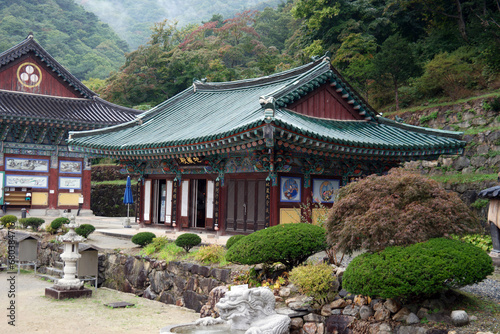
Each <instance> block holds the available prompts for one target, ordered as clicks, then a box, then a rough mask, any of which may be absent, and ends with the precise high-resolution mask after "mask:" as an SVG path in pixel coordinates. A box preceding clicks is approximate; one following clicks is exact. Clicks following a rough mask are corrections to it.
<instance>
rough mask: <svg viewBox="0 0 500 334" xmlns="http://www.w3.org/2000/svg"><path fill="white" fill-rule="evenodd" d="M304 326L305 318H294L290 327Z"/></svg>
mask: <svg viewBox="0 0 500 334" xmlns="http://www.w3.org/2000/svg"><path fill="white" fill-rule="evenodd" d="M302 326H304V320H302V318H300V317H299V318H292V319H291V322H290V328H291V329H299V328H302Z"/></svg>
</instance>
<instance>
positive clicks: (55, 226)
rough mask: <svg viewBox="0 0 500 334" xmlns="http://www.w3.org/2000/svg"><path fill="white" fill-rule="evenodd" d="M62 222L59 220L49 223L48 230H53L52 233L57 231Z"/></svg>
mask: <svg viewBox="0 0 500 334" xmlns="http://www.w3.org/2000/svg"><path fill="white" fill-rule="evenodd" d="M62 224H63V222H62V221H61V220H57V219H55V220H53V221H52V222H51V223H50V228H51V229H52V230H53V231H57V230H58V229H60V228H61V226H62Z"/></svg>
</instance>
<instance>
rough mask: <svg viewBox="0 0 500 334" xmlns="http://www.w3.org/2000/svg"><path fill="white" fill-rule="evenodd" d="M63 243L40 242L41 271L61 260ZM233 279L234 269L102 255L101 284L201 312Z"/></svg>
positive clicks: (100, 264) (112, 254)
mask: <svg viewBox="0 0 500 334" xmlns="http://www.w3.org/2000/svg"><path fill="white" fill-rule="evenodd" d="M61 252H62V249H60V245H59V244H56V243H50V242H39V243H38V261H39V265H40V267H41V268H40V272H45V270H44V269H45V268H44V267H53V266H55V264H56V262H58V261H61V259H60V254H61ZM230 282H231V270H229V269H219V268H211V267H206V266H201V265H197V264H193V263H186V262H175V261H172V262H169V263H167V262H166V261H161V260H154V259H150V258H147V257H146V258H143V257H140V256H130V255H125V254H122V253H113V252H109V253H100V254H99V280H98V284H99V286H104V287H107V288H111V289H115V290H118V291H123V292H130V293H134V294H136V295H138V296H142V297H144V298H148V299H153V300H158V301H160V302H162V303H166V304H175V305H177V306H184V307H187V308H189V309H192V310H195V311H196V312H200V310H201V307H202V306H203V305H204V304H205V303H206V302H207V299H208V294H209V293H210V291H211V290H212V289H213V288H215V287H217V286H219V285H226V284H229V283H230Z"/></svg>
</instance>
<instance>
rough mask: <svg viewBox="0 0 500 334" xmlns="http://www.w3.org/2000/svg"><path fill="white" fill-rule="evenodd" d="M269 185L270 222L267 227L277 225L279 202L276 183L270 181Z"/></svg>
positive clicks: (278, 191) (278, 190)
mask: <svg viewBox="0 0 500 334" xmlns="http://www.w3.org/2000/svg"><path fill="white" fill-rule="evenodd" d="M270 185H271V198H270V219H269V220H270V221H269V226H275V225H278V224H279V219H280V217H279V202H280V189H279V185H278V182H273V181H270Z"/></svg>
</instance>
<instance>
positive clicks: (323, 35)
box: [101, 0, 500, 109]
mask: <svg viewBox="0 0 500 334" xmlns="http://www.w3.org/2000/svg"><path fill="white" fill-rule="evenodd" d="M325 52H329V53H330V54H331V60H332V63H333V65H334V66H335V67H336V68H337V69H338V70H339V71H340V72H341V73H342V74H343V75H344V76H345V77H346V79H348V80H349V81H350V82H351V84H353V85H354V86H355V87H356V88H357V89H358V90H359V91H360V92H361V93H362V94H363V95H364V96H365V98H367V99H368V100H369V102H370V103H371V104H372V105H373V106H374V107H376V108H381V107H383V108H390V107H389V106H391V105H392V106H393V108H395V109H398V108H399V107H400V106H408V105H412V104H419V103H424V102H425V101H429V100H432V99H441V98H445V99H458V98H460V97H464V96H470V95H474V94H476V93H477V92H480V91H484V90H494V89H498V88H499V87H500V77H499V73H500V56H499V55H500V3H499V1H498V0H467V1H465V0H456V1H447V0H289V1H287V2H286V3H281V4H280V5H278V7H277V8H266V9H264V10H262V11H260V12H253V11H247V12H243V13H240V14H239V15H237V16H235V17H233V18H229V19H228V18H224V17H222V15H214V16H213V17H212V18H211V19H210V20H209V21H205V22H199V23H198V24H197V25H189V26H186V27H179V26H178V25H175V24H174V23H172V22H171V21H164V22H162V23H158V24H156V25H155V27H154V28H153V32H152V35H151V36H150V40H149V42H148V43H147V44H146V45H143V46H141V47H139V49H138V50H136V51H134V52H132V53H130V54H129V55H128V56H127V60H126V63H125V66H124V67H123V68H122V70H121V71H119V72H117V73H115V74H114V75H113V76H112V77H111V78H110V79H109V80H108V81H107V82H106V85H105V87H103V88H102V89H101V93H102V94H103V96H104V97H105V98H107V99H110V100H113V101H115V102H116V103H119V104H124V105H130V106H136V105H140V104H146V105H149V106H152V105H155V104H157V103H159V102H161V101H164V100H165V99H167V98H169V97H171V96H172V95H174V94H176V93H178V92H180V91H181V90H182V89H185V88H187V87H188V86H189V85H191V84H192V80H193V79H194V78H198V79H200V78H206V79H207V80H209V81H226V80H235V79H244V78H250V77H256V76H261V75H266V74H270V73H274V72H277V71H280V70H283V69H286V68H290V67H293V66H297V65H300V64H303V63H305V62H308V61H310V57H311V56H315V55H323V54H325Z"/></svg>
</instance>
